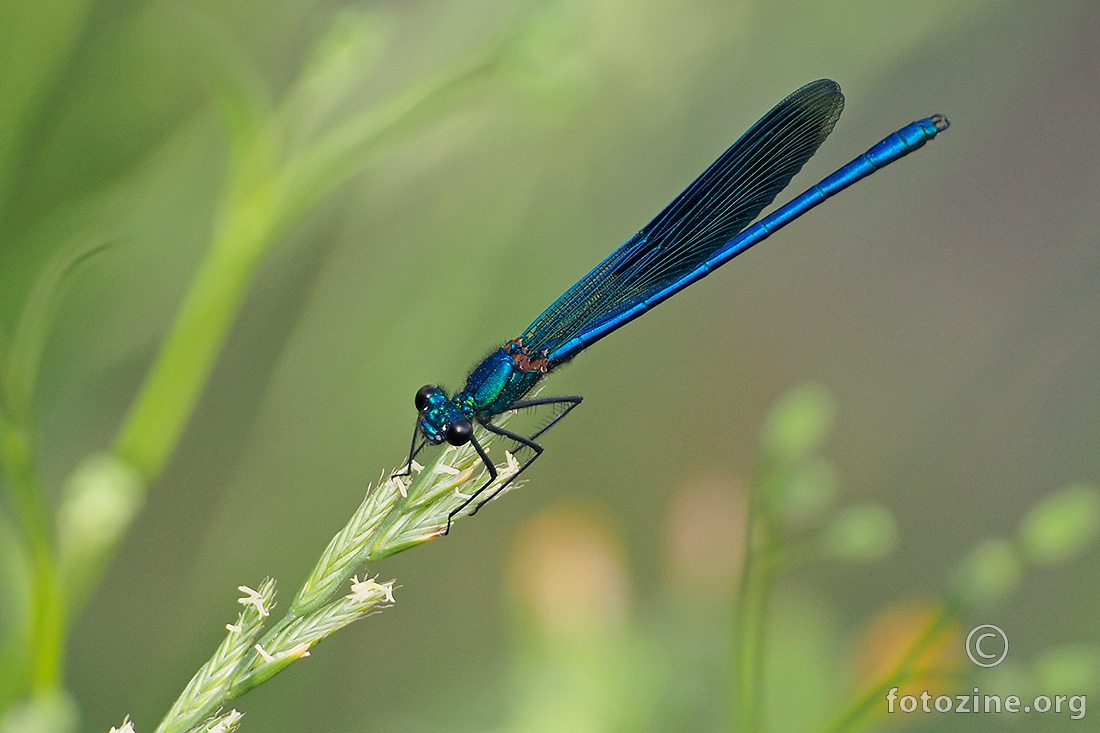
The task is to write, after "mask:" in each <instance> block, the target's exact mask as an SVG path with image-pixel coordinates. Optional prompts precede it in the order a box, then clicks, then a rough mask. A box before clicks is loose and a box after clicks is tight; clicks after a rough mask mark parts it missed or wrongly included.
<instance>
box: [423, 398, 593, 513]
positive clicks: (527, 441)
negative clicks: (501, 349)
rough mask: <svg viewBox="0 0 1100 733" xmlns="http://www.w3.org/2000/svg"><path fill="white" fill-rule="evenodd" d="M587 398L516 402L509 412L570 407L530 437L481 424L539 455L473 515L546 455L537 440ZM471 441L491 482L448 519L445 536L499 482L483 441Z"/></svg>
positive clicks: (489, 497) (475, 511)
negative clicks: (455, 522)
mask: <svg viewBox="0 0 1100 733" xmlns="http://www.w3.org/2000/svg"><path fill="white" fill-rule="evenodd" d="M583 399H584V398H583V397H580V396H576V395H571V396H566V397H540V398H536V399H533V400H520V401H519V402H516V403H515V404H513V405H512V406H511V407H510V408H508V410H509V411H513V410H522V409H524V408H526V407H538V406H540V405H557V404H566V405H568V406H567V407H566V408H565V409H564V410H562V411H561V412H560V413H559V414H558V415H555V416H554V419H553V420H551V421H550V422H548V423H547V424H546V425H544V426H543V427H542V428H541V429H540V430H539V431H538V432H536V433H535V434H534V435H532V436H531V437H530V438H527V437H524V436H522V435H520V434H519V433H513V432H512V431H511V430H506V429H504V428H502V427H499V426H497V425H493V424H492V423H491V422H488V421H485V422H480V423H479V424H480V425H481V426H482V427H484V428H485V429H486V430H488V431H489V432H490V433H494V434H495V435H499V436H501V437H503V438H508V439H509V440H513V441H515V442H516V443H519V444H520V445H522V446H526V447H528V448H530V449H531V450H533V451H534V452H535V455H533V456H531V457H530V458H529V459H528V460H527V461H526V462H525V463H524V464H523V465H521V466H520V467H519V470H517V471H516V472H515V473H514V474H512V475H511V476H510V477H508V480H507V481H505V482H504V483H503V484H501V485H500V486H499V487H498V488H497V490H496V491H494V492H493V493H492V494H490V495H489V496H488V497H487V498H486V499H484V500H482V501H480V502H478V504H477V506H476V507H474V510H473V511H472V512H470V516H473V515H475V514H477V513H478V511H480V510H481V507H483V506H485V505H486V504H488V503H489V502H490V501H492V500H493V499H495V498H496V496H497V495H498V494H499V493H500V492H501V491H503V490H504V489H505V488H507V486H508V485H509V484H510V483H512V482H513V481H515V480H516V479H517V478H518V477H519V475H520V474H521V473H523V472H524V471H526V470H527V468H528V467H529V466H530V465H531V464H532V463H534V462H535V459H537V458H538V457H539V456H541V455H542V452H543V450H544V448H543V447H542V446H541V445H540V444H538V443H536V442H535V439H536V438H538V437H539V436H540V435H542V434H543V433H545V432H546V431H547V430H549V429H550V428H552V427H553V426H554V425H555V424H556V423H557V422H558V420H561V419H562V418H563V417H565V416H566V415H568V414H569V412H570V411H571V410H572V409H573V408H574V407H576V406H577V405H579V404H580V403H581V400H583ZM471 442H472V443H473V446H474V448H475V449H476V450H477V453H478V455H479V456H481V461H482V463H484V464H485V467H486V468H487V469H488V471H489V480H488V481H486V482H485V483H484V484H482V485H481V486H480V487H479V488H478V490H477V491H475V492H474V493H472V494H470V496H469V498H467V499H466V500H465V501H464V502H462V504H461V506H459V507H458V508H457V509H455V510H454V511H452V512H451V513H450V514H449V515H448V516H447V530H446V531H445V532H444V533H443V534H449V533H450V531H451V523H452V522H453V521H454V518H455V516H457V515H458V514H459V512H461V511H462V510H464V509H465V508H466V507H468V506H469V505H470V504H471V503H472V502H473V501H474V500H475V499H477V497H478V496H480V495H481V494H482V493H483V492H484V491H485V489H487V488H489V486H490V485H492V483H493V482H494V481H496V479H497V470H496V466H494V465H493V462H492V461H491V460H489V456H488V455H487V454H486V452H485V449H484V448H482V447H481V444H480V443H479V442H477V439H476V438H472V439H471Z"/></svg>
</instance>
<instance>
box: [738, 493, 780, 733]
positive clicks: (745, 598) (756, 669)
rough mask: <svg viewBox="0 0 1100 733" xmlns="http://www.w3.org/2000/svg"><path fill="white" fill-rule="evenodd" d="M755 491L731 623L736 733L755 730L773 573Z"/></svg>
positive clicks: (749, 501)
mask: <svg viewBox="0 0 1100 733" xmlns="http://www.w3.org/2000/svg"><path fill="white" fill-rule="evenodd" d="M755 494H756V492H755V491H750V492H749V498H748V506H747V507H746V526H745V555H744V560H743V562H742V564H741V578H740V581H739V584H738V586H739V587H738V591H737V604H736V608H735V611H734V612H735V614H736V617H735V618H734V622H733V711H732V716H733V721H734V728H733V729H734V730H735V731H738V733H749V731H753V730H755V729H756V727H757V724H758V719H759V712H758V711H759V704H758V703H759V696H760V688H761V679H760V677H761V674H760V658H761V650H762V646H763V639H764V611H765V606H766V605H767V597H768V587H769V585H770V582H771V578H772V575H773V574H772V573H771V572H770V571H769V569H768V568H769V563H768V562H767V560H766V558H765V556H764V554H765V553H763V552H761V550H762V549H763V547H762V544H763V541H764V539H765V538H764V537H763V536H762V534H763V533H764V532H765V529H764V527H762V526H760V525H761V523H762V521H763V520H762V519H758V518H757V516H756V512H757V509H758V502H757V500H756V498H755Z"/></svg>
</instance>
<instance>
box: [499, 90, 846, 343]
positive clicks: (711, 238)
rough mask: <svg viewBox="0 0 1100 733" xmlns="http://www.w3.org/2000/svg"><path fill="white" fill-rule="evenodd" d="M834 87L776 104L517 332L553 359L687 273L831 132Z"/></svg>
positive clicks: (837, 106)
mask: <svg viewBox="0 0 1100 733" xmlns="http://www.w3.org/2000/svg"><path fill="white" fill-rule="evenodd" d="M843 108H844V95H842V94H841V93H840V86H839V85H838V84H837V83H836V82H834V81H831V80H829V79H821V80H819V81H815V82H812V83H810V84H807V85H806V86H804V87H802V88H801V89H799V90H798V91H796V92H794V93H793V94H791V95H790V96H789V97H787V98H786V99H784V100H783V101H782V102H780V103H779V104H777V105H776V106H775V107H774V108H773V109H772V110H771V111H770V112H768V113H767V114H766V115H764V116H763V117H762V118H761V119H760V121H758V122H757V123H756V124H755V125H753V126H752V127H751V128H750V129H749V131H748V132H746V133H745V134H744V135H742V136H741V138H740V139H739V140H738V141H737V142H735V143H734V144H733V145H732V146H730V148H729V150H727V151H726V152H724V153H723V154H722V155H721V157H719V158H718V160H716V161H714V163H712V164H711V166H710V167H709V168H707V169H706V170H705V171H703V173H702V175H700V176H699V177H698V178H696V179H695V181H694V182H693V183H692V184H691V185H690V186H688V187H687V188H686V189H685V190H684V192H683V193H681V194H680V195H679V196H677V197H676V198H675V199H673V201H672V203H670V204H669V205H668V206H666V207H665V209H664V211H662V212H661V213H660V214H658V215H657V216H656V218H654V219H653V221H651V222H649V224H646V226H645V227H644V228H643V229H642V230H641V231H640V232H638V233H637V234H635V235H634V236H633V237H631V238H630V239H629V240H627V241H626V243H625V244H623V245H622V246H621V247H619V248H618V249H617V250H615V251H614V252H613V253H612V254H611V256H610V257H608V258H607V259H606V260H604V261H603V262H601V263H600V264H599V265H597V266H596V268H595V269H594V270H592V272H590V273H588V274H587V275H585V276H584V277H583V278H581V280H580V282H578V283H577V284H576V285H574V286H573V287H571V288H570V289H569V290H568V291H566V293H565V294H564V295H562V296H561V297H560V298H558V299H557V301H555V302H554V304H553V305H551V306H550V307H549V308H547V309H546V310H545V311H544V312H543V313H542V315H540V316H539V317H538V318H537V319H536V320H535V322H534V323H532V324H531V326H530V327H529V328H528V329H527V330H526V331H525V332H524V334H523V336H522V337H521V338H522V339H523V342H524V345H525V346H527V348H528V349H530V350H531V351H533V352H536V353H540V352H542V351H543V350H544V349H545V350H547V351H553V350H554V349H555V348H557V347H558V346H560V345H562V344H563V343H565V342H566V341H568V340H569V339H571V338H573V337H574V336H576V335H577V334H579V333H581V332H583V331H587V330H588V329H590V328H592V327H593V326H596V325H598V324H600V323H602V322H605V321H607V320H609V319H612V318H614V317H615V316H616V315H617V314H618V313H621V312H622V311H623V310H625V309H627V308H630V307H631V306H632V305H634V304H636V303H638V302H640V301H642V300H644V299H645V298H646V297H647V296H649V295H650V294H652V293H654V292H657V291H659V290H661V289H663V288H664V287H666V286H667V285H669V284H671V283H673V282H675V281H676V280H677V279H679V278H681V277H683V276H684V275H686V274H687V273H689V272H691V271H692V270H693V269H695V267H696V266H697V265H699V264H700V263H701V262H703V261H704V260H706V259H707V258H709V257H710V256H711V255H712V254H713V253H714V252H716V251H717V250H718V249H720V248H721V247H722V246H723V245H724V244H726V243H727V242H729V240H731V239H732V238H733V237H735V236H736V235H737V234H738V233H740V232H741V231H742V230H743V229H745V228H746V227H747V226H748V225H749V224H751V223H752V221H753V220H754V219H756V217H757V216H758V215H759V214H760V212H761V211H762V210H763V209H764V207H765V206H767V205H768V204H770V203H771V202H772V200H773V199H774V198H775V197H776V196H777V195H778V194H779V192H780V191H782V190H783V189H784V188H786V186H787V184H788V183H790V181H791V178H793V177H794V175H795V174H796V173H798V171H799V170H801V168H802V166H803V165H804V164H805V163H806V161H807V160H809V159H810V158H811V157H812V156H813V154H814V153H815V152H816V151H817V148H818V147H819V146H820V145H821V143H822V142H824V140H825V138H826V137H827V136H828V135H829V133H830V132H832V130H833V125H835V124H836V121H837V119H838V118H839V117H840V112H841V110H842V109H843Z"/></svg>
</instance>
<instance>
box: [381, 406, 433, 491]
mask: <svg viewBox="0 0 1100 733" xmlns="http://www.w3.org/2000/svg"><path fill="white" fill-rule="evenodd" d="M419 437H420V418H417V420H416V423H415V424H414V425H413V437H412V445H410V446H409V462H408V463H406V464H405V470H404V471H397V472H396V473H391V474H390V478H394V477H396V476H412V468H413V459H414V458H416V454H417V453H419V452H420V451H421V450H423V449H424V446H425V445H427V443H428V441H427V440H424V441H422V442H421V443H420V445H419V446H418V445H417V444H416V439H417V438H419Z"/></svg>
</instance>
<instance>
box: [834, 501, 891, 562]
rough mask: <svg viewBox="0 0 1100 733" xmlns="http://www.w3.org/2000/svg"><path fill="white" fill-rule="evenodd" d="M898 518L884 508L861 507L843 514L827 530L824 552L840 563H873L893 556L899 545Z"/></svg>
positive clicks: (862, 505) (868, 505) (851, 508)
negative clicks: (891, 554)
mask: <svg viewBox="0 0 1100 733" xmlns="http://www.w3.org/2000/svg"><path fill="white" fill-rule="evenodd" d="M897 537H898V531H897V525H896V524H895V523H894V516H893V515H892V514H890V512H889V511H888V510H887V509H886V508H885V507H883V506H881V505H880V504H858V505H856V506H853V507H849V508H847V509H845V510H844V511H843V512H841V514H840V515H838V516H837V517H836V518H835V519H834V520H833V521H832V523H831V524H830V525H829V526H828V527H827V528H826V529H825V532H824V534H823V535H822V544H821V546H822V549H823V550H824V551H825V554H826V555H828V556H829V557H833V558H836V559H838V560H849V561H857V562H869V561H873V560H879V559H882V558H883V557H886V556H887V555H888V554H890V551H891V550H893V549H894V546H895V545H896V544H897Z"/></svg>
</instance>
